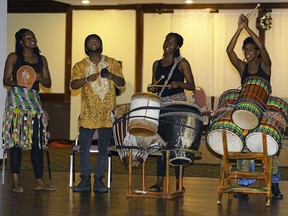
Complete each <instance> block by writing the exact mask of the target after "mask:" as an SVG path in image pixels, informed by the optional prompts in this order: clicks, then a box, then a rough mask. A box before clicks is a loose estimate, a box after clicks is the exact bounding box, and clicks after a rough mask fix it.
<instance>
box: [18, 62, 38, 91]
mask: <svg viewBox="0 0 288 216" xmlns="http://www.w3.org/2000/svg"><path fill="white" fill-rule="evenodd" d="M16 78H17V82H18V85H19V86H24V87H26V88H27V89H31V88H32V86H33V83H34V82H35V80H36V73H35V71H34V69H33V68H32V67H30V66H28V65H24V66H22V67H20V68H19V69H18V71H17V73H16Z"/></svg>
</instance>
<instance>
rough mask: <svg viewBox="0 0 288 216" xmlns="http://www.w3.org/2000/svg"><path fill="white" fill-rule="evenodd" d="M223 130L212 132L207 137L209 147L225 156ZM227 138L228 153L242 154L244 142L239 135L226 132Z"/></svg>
mask: <svg viewBox="0 0 288 216" xmlns="http://www.w3.org/2000/svg"><path fill="white" fill-rule="evenodd" d="M222 130H223V129H215V130H211V131H210V132H208V135H207V143H208V145H209V147H210V148H211V149H212V150H213V151H214V152H216V153H217V154H220V155H223V154H224V151H223V141H222ZM226 137H227V148H228V152H241V151H242V150H243V141H242V139H241V138H240V137H239V136H238V135H237V134H235V133H233V132H231V131H228V130H226Z"/></svg>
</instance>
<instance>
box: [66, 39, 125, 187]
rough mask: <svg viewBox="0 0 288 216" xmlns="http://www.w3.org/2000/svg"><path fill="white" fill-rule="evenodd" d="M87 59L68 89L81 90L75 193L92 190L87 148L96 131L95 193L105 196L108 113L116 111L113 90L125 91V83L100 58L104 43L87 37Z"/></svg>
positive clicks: (114, 65)
mask: <svg viewBox="0 0 288 216" xmlns="http://www.w3.org/2000/svg"><path fill="white" fill-rule="evenodd" d="M84 47H85V53H86V54H87V55H88V57H86V58H84V59H83V60H82V61H80V62H78V63H76V64H75V65H74V67H73V70H72V75H71V88H72V89H79V88H81V113H80V118H79V143H80V172H81V175H80V177H81V181H80V183H79V184H78V185H77V186H75V187H74V188H73V191H74V192H83V191H90V190H91V181H90V173H91V161H90V152H89V150H90V147H91V142H92V138H93V134H94V133H95V130H96V129H97V130H98V134H99V138H98V149H99V153H98V159H97V163H96V166H95V168H94V175H95V176H94V187H93V190H94V192H100V193H105V192H108V188H107V187H106V185H105V184H104V183H103V177H104V175H105V170H106V165H107V160H108V148H109V144H110V140H111V135H112V116H111V112H112V111H113V109H114V108H115V107H116V93H115V86H117V87H118V88H119V87H120V88H121V87H124V85H125V80H124V77H123V74H122V69H121V66H120V64H119V63H118V61H116V60H115V59H113V58H110V57H108V56H105V55H102V51H103V43H102V40H101V38H100V37H99V36H98V35H96V34H91V35H88V36H87V37H86V39H85V43H84Z"/></svg>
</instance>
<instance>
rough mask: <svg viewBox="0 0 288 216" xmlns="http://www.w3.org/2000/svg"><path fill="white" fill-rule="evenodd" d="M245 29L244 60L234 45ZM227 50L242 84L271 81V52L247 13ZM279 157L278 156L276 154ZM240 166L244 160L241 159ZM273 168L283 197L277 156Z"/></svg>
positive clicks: (276, 195)
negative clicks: (257, 79) (252, 80)
mask: <svg viewBox="0 0 288 216" xmlns="http://www.w3.org/2000/svg"><path fill="white" fill-rule="evenodd" d="M243 29H245V30H246V32H247V33H248V34H249V35H250V37H248V38H246V39H245V40H244V42H243V47H242V50H243V52H244V57H245V59H244V60H241V59H239V58H238V56H237V55H236V53H235V51H234V47H235V45H236V42H237V40H238V37H239V35H240V33H241V32H242V30H243ZM226 52H227V54H228V56H229V59H230V61H231V63H232V64H233V66H234V67H235V68H236V69H237V71H238V72H239V74H240V76H241V84H242V85H243V82H244V80H245V79H246V78H247V77H250V76H259V77H261V78H263V79H265V80H267V81H268V82H269V83H270V77H271V65H272V62H271V59H270V57H269V53H268V52H267V50H266V48H265V46H264V44H263V43H262V41H261V40H260V38H259V37H258V36H257V35H256V34H255V33H254V32H253V31H252V30H251V29H250V27H249V25H248V19H247V17H246V16H245V15H243V14H241V15H240V17H239V21H238V29H237V30H236V32H235V34H234V35H233V37H232V39H231V41H230V42H229V44H228V47H227V49H226ZM274 157H277V156H274ZM239 163H240V167H241V164H242V163H243V161H239ZM273 164H274V165H275V166H273V170H272V173H273V175H272V195H273V197H274V198H276V199H282V198H283V194H282V193H281V192H280V189H279V182H280V180H281V179H280V172H279V165H278V163H277V158H273ZM250 165H251V166H250V170H251V169H252V170H251V171H253V169H254V161H252V164H250ZM254 181H255V180H254ZM254 181H251V179H250V181H249V179H240V181H239V182H238V183H239V184H241V185H249V184H251V183H253V182H254Z"/></svg>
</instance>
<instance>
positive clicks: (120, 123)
mask: <svg viewBox="0 0 288 216" xmlns="http://www.w3.org/2000/svg"><path fill="white" fill-rule="evenodd" d="M129 110H130V103H127V104H121V105H118V106H117V107H116V108H115V109H114V111H113V116H114V119H115V120H114V123H113V137H114V142H115V146H116V150H117V152H118V155H119V157H120V159H121V160H122V161H123V162H124V163H125V164H129V152H130V150H131V156H132V166H133V167H135V166H139V165H140V164H142V163H143V162H145V161H146V159H147V157H148V152H147V151H146V150H145V149H143V148H142V147H140V146H139V145H138V143H137V140H136V137H135V136H133V135H131V134H129V132H128V130H127V127H128V113H129Z"/></svg>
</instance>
